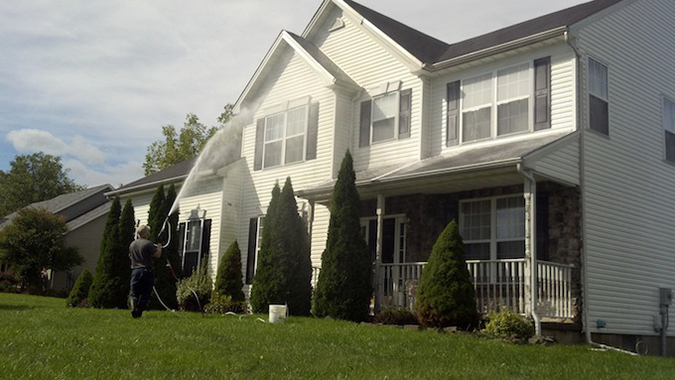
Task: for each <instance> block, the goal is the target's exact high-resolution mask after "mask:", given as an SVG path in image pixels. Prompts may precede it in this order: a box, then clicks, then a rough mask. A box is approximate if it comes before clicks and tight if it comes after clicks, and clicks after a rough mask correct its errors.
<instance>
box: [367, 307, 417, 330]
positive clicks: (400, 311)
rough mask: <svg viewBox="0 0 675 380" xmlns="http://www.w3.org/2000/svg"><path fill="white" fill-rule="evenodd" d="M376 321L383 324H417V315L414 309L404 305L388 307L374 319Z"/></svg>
mask: <svg viewBox="0 0 675 380" xmlns="http://www.w3.org/2000/svg"><path fill="white" fill-rule="evenodd" d="M373 322H374V323H381V324H383V325H399V326H401V325H416V324H418V323H419V322H418V321H417V316H415V313H413V312H412V311H410V310H408V309H406V308H404V307H395V308H387V309H382V310H380V312H379V313H377V314H376V315H375V318H374V319H373Z"/></svg>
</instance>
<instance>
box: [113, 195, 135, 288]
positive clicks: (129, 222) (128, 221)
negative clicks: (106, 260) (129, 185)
mask: <svg viewBox="0 0 675 380" xmlns="http://www.w3.org/2000/svg"><path fill="white" fill-rule="evenodd" d="M119 230H120V236H119V239H120V244H119V246H120V254H119V256H118V259H119V260H117V261H116V263H115V268H116V269H115V271H116V274H117V276H119V278H120V282H121V284H122V285H123V289H122V290H121V292H122V293H123V294H124V296H125V300H126V298H128V297H129V290H130V289H129V288H130V284H129V283H130V281H131V269H130V268H131V259H130V258H129V245H131V242H133V241H134V237H135V236H134V235H135V233H136V216H135V213H134V206H133V204H132V202H131V199H127V201H126V203H125V204H124V208H123V209H122V214H121V215H120V222H119Z"/></svg>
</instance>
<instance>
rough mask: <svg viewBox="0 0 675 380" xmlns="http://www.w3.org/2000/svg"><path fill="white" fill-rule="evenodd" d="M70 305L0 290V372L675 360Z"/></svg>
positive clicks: (671, 370)
mask: <svg viewBox="0 0 675 380" xmlns="http://www.w3.org/2000/svg"><path fill="white" fill-rule="evenodd" d="M179 315H181V316H182V317H179V316H177V314H173V313H170V312H160V311H154V312H146V313H145V314H144V315H143V317H142V318H140V319H132V318H131V316H130V313H129V312H128V311H126V310H93V309H69V308H66V307H65V301H64V300H63V299H57V298H44V297H32V296H24V295H16V294H2V293H0V378H2V379H27V378H33V379H167V378H168V379H271V378H274V379H472V380H474V379H475V380H478V379H490V380H495V379H631V380H632V379H672V378H674V377H675V360H673V359H672V358H659V357H636V356H629V355H626V354H622V353H618V352H613V351H606V352H601V351H595V350H593V349H591V348H590V347H589V346H562V345H555V346H548V347H544V346H519V345H511V344H507V343H503V342H501V341H495V340H488V339H482V338H477V337H475V336H471V335H465V334H439V333H436V332H432V331H412V330H404V329H400V328H395V327H377V326H370V325H359V324H354V323H349V322H343V321H331V320H319V319H313V318H293V317H291V318H289V319H288V320H287V321H286V323H284V324H274V325H271V324H267V323H261V322H260V321H257V319H256V318H257V317H262V316H247V317H244V318H241V319H239V318H237V317H234V316H215V315H207V316H206V317H204V318H202V317H201V315H200V314H198V313H180V314H179Z"/></svg>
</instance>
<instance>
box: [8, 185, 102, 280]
mask: <svg viewBox="0 0 675 380" xmlns="http://www.w3.org/2000/svg"><path fill="white" fill-rule="evenodd" d="M112 190H113V187H112V186H110V185H107V184H106V185H100V186H95V187H91V188H88V189H85V190H81V191H76V192H73V193H69V194H62V195H59V196H57V197H54V198H52V199H49V200H46V201H42V202H36V203H33V204H31V205H29V206H27V207H32V208H42V209H45V210H47V211H49V212H51V213H53V214H59V215H61V216H63V218H64V220H65V221H66V227H68V233H67V234H66V237H65V244H66V246H69V247H75V248H77V250H78V252H79V253H80V255H82V256H83V257H84V263H83V264H82V265H78V266H76V267H75V268H73V269H72V270H71V271H69V272H62V271H55V272H51V271H49V272H48V276H49V287H50V289H52V290H55V291H65V290H70V289H71V288H72V287H73V285H74V283H75V280H76V279H77V277H78V276H79V275H80V273H82V271H84V270H88V271H90V272H91V273H92V274H94V272H95V270H96V263H97V262H98V257H99V253H100V245H101V239H102V237H103V229H104V226H105V222H106V219H107V218H108V212H109V211H110V202H108V199H107V198H106V197H105V196H104V195H103V194H104V193H106V192H109V191H112ZM16 216H17V213H16V212H14V213H12V214H10V215H7V216H6V217H4V218H3V222H2V223H1V224H0V229H2V228H3V227H4V226H6V225H8V224H9V223H11V221H12V219H14V218H15V217H16Z"/></svg>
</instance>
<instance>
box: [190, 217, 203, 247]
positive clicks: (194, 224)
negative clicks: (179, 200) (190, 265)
mask: <svg viewBox="0 0 675 380" xmlns="http://www.w3.org/2000/svg"><path fill="white" fill-rule="evenodd" d="M201 237H202V224H201V221H199V220H194V221H191V222H190V223H189V226H188V238H187V247H186V250H188V251H199V248H200V247H201V240H202V239H201Z"/></svg>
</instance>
